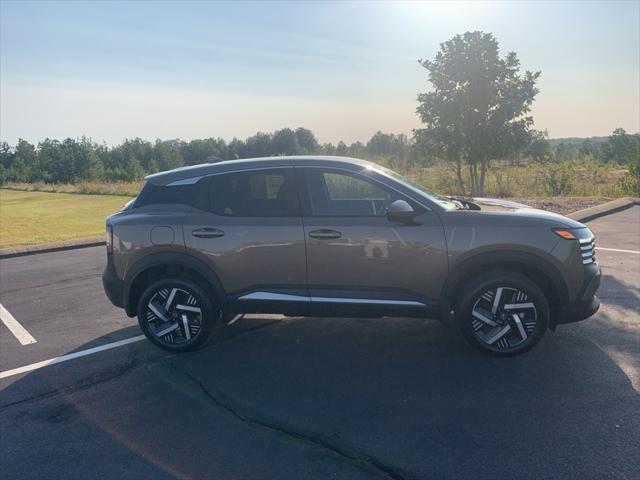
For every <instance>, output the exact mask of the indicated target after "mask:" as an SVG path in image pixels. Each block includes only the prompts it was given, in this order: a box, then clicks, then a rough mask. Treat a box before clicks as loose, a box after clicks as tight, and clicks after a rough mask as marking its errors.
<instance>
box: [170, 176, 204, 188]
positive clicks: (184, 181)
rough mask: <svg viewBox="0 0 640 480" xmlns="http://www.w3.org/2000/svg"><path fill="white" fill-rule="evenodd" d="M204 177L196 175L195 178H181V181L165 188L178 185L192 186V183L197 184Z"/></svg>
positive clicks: (176, 181) (175, 181)
mask: <svg viewBox="0 0 640 480" xmlns="http://www.w3.org/2000/svg"><path fill="white" fill-rule="evenodd" d="M204 177H205V176H204V175H198V176H197V177H189V178H183V179H182V180H174V181H173V182H171V183H167V184H166V185H165V186H166V187H178V186H180V185H193V184H194V183H198V182H199V181H200V180H202V179H203V178H204Z"/></svg>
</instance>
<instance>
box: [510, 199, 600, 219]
mask: <svg viewBox="0 0 640 480" xmlns="http://www.w3.org/2000/svg"><path fill="white" fill-rule="evenodd" d="M509 200H513V201H514V202H520V203H524V204H525V205H529V206H530V207H534V208H539V209H540V210H548V211H550V212H555V213H559V214H561V215H566V214H568V213H571V212H576V211H578V210H583V209H585V208H590V207H595V206H596V205H601V204H603V203H606V202H608V201H609V200H610V199H607V198H572V197H557V198H524V199H523V198H510V199H509Z"/></svg>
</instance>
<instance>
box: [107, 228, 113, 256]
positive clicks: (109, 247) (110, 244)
mask: <svg viewBox="0 0 640 480" xmlns="http://www.w3.org/2000/svg"><path fill="white" fill-rule="evenodd" d="M112 253H113V227H112V226H111V225H107V254H112Z"/></svg>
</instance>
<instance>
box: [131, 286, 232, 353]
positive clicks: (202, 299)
mask: <svg viewBox="0 0 640 480" xmlns="http://www.w3.org/2000/svg"><path fill="white" fill-rule="evenodd" d="M220 318H221V315H220V308H219V307H217V306H216V305H215V304H214V302H213V301H212V298H211V297H210V296H209V295H207V293H206V292H205V291H204V290H203V289H202V288H200V287H199V286H198V285H196V284H195V283H194V282H192V281H190V280H188V279H185V278H181V277H167V278H163V279H161V280H158V281H157V282H154V283H153V284H151V285H149V287H147V289H146V290H145V291H144V292H143V294H142V296H141V297H140V301H139V303H138V323H139V324H140V328H141V329H142V331H143V332H144V334H145V336H146V337H147V338H148V339H149V340H150V341H151V342H152V343H154V344H155V345H158V346H159V347H162V348H164V349H166V350H171V351H187V350H193V349H195V348H198V347H199V346H201V345H202V344H203V343H204V342H206V341H207V339H208V338H209V336H210V335H211V332H212V330H213V329H214V328H215V327H216V326H218V325H220V323H221V320H220Z"/></svg>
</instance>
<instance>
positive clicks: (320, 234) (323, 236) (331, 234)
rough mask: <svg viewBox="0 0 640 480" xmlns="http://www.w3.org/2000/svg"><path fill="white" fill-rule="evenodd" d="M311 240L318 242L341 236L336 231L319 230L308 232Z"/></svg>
mask: <svg viewBox="0 0 640 480" xmlns="http://www.w3.org/2000/svg"><path fill="white" fill-rule="evenodd" d="M309 236H310V237H311V238H317V239H319V240H331V239H332V238H340V237H342V234H341V233H340V232H338V231H336V230H328V229H326V228H321V229H320V230H312V231H311V232H309Z"/></svg>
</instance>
